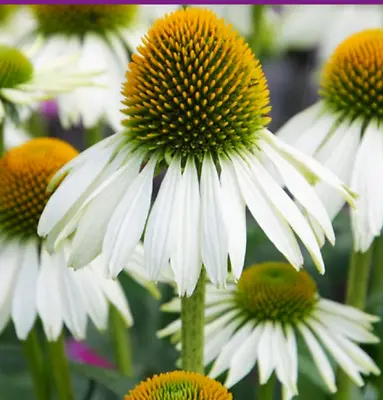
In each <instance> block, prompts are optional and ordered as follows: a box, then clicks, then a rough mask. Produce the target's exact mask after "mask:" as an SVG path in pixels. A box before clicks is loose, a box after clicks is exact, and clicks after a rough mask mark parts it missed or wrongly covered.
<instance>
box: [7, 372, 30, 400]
mask: <svg viewBox="0 0 383 400" xmlns="http://www.w3.org/2000/svg"><path fill="white" fill-rule="evenodd" d="M0 388H1V390H0V400H10V399H31V400H32V399H35V396H34V393H33V385H32V381H31V378H30V377H29V375H28V372H23V373H20V374H12V375H8V374H0Z"/></svg>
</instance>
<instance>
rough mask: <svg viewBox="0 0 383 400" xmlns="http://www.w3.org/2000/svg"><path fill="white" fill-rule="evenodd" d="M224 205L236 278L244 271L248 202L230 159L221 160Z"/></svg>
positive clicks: (231, 259)
mask: <svg viewBox="0 0 383 400" xmlns="http://www.w3.org/2000/svg"><path fill="white" fill-rule="evenodd" d="M221 187H222V199H223V201H222V206H223V213H224V217H225V221H226V230H227V233H228V240H229V256H230V262H231V268H232V271H233V273H234V276H235V278H236V279H239V278H240V276H241V273H242V269H243V264H244V261H245V253H246V239H247V237H246V235H247V231H246V204H245V202H244V200H243V198H242V195H241V191H240V189H239V186H238V182H237V177H236V175H235V170H234V168H233V166H232V164H231V162H230V161H227V160H221Z"/></svg>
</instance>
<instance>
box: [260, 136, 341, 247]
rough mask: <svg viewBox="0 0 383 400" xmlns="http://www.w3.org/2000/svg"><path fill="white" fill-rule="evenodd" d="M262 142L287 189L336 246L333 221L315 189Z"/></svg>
mask: <svg viewBox="0 0 383 400" xmlns="http://www.w3.org/2000/svg"><path fill="white" fill-rule="evenodd" d="M260 142H261V144H260V146H261V148H262V151H264V152H265V154H266V155H267V156H268V157H269V158H270V160H271V161H272V162H273V163H274V165H275V166H276V168H277V170H278V172H279V174H280V175H281V177H282V179H283V181H284V183H285V185H286V187H287V188H288V189H289V191H290V192H291V193H292V194H293V196H294V197H295V198H296V200H298V202H299V203H300V204H301V205H302V206H303V207H304V208H305V209H306V210H307V211H308V212H309V213H310V214H311V215H312V217H313V218H314V219H315V221H316V222H317V223H318V224H319V225H320V226H321V228H322V229H323V231H324V232H325V233H326V236H327V238H328V239H329V241H330V242H331V243H332V244H334V242H335V234H334V230H333V228H332V224H331V220H330V218H329V216H328V214H327V212H326V209H325V208H324V206H323V204H322V203H321V201H320V199H319V198H318V196H317V195H316V194H315V191H314V189H313V187H312V186H311V185H310V184H309V183H308V182H307V180H306V179H305V177H304V176H303V175H302V174H301V173H300V172H299V171H297V170H296V168H294V166H293V165H291V164H290V163H289V162H287V161H286V160H285V159H284V158H283V157H281V156H280V154H278V153H277V152H276V151H275V150H274V149H273V148H272V147H271V146H270V145H269V144H268V143H266V142H264V141H260Z"/></svg>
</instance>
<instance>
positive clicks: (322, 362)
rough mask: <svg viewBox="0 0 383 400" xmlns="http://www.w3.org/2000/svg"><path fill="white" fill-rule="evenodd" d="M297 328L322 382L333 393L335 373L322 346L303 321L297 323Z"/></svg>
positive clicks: (334, 389) (334, 390)
mask: <svg viewBox="0 0 383 400" xmlns="http://www.w3.org/2000/svg"><path fill="white" fill-rule="evenodd" d="M298 329H299V331H300V333H301V334H302V336H303V339H304V341H305V342H306V345H307V347H308V349H309V351H310V353H311V356H312V358H313V360H314V362H315V365H316V367H317V369H318V371H319V373H320V374H321V376H322V378H323V380H324V382H325V383H326V385H327V387H328V388H329V390H330V392H331V393H335V392H336V390H337V388H336V384H335V374H334V371H333V369H332V367H331V364H330V362H329V360H328V358H327V356H326V354H325V352H324V351H323V349H322V346H321V345H320V344H319V343H318V341H317V339H316V338H315V336H314V335H313V334H312V332H311V331H310V329H309V328H308V327H307V326H305V325H304V324H303V323H300V324H298Z"/></svg>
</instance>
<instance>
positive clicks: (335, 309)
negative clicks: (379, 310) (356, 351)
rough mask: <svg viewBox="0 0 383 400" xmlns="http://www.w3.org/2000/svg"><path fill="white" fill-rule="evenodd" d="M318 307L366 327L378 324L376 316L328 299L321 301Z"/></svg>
mask: <svg viewBox="0 0 383 400" xmlns="http://www.w3.org/2000/svg"><path fill="white" fill-rule="evenodd" d="M317 307H318V308H319V309H320V310H323V311H324V312H326V313H330V314H334V315H337V316H338V315H339V316H341V317H343V318H346V319H350V320H351V321H353V322H356V323H359V324H362V325H364V326H370V325H371V323H373V322H378V321H379V319H380V318H379V317H377V316H376V315H371V314H367V313H365V312H363V311H361V310H358V309H357V308H355V307H351V306H348V305H345V304H340V303H337V302H336V301H332V300H328V299H323V298H322V299H320V301H319V302H318V305H317Z"/></svg>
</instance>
